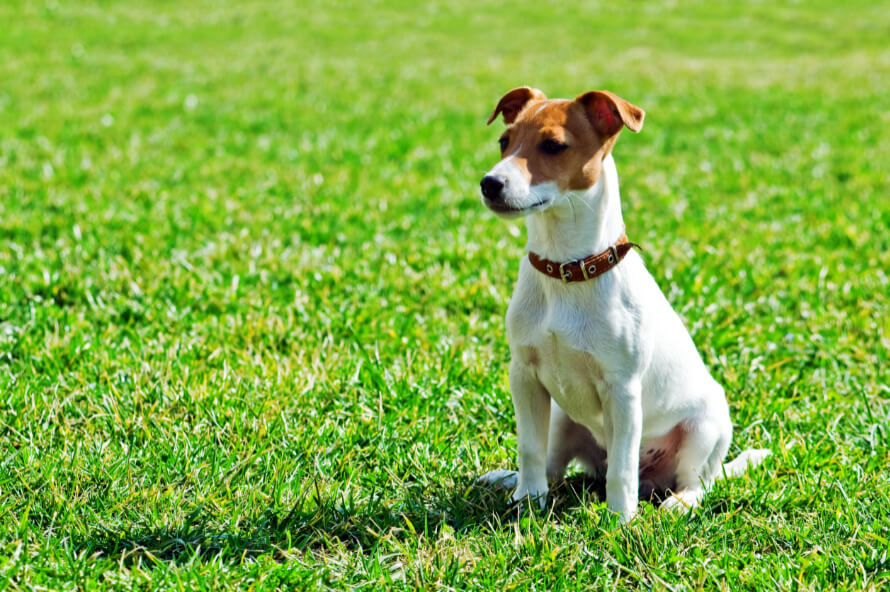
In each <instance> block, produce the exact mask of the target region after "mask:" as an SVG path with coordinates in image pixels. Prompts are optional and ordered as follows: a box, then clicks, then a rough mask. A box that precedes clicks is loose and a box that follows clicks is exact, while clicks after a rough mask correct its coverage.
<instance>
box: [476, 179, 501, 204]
mask: <svg viewBox="0 0 890 592" xmlns="http://www.w3.org/2000/svg"><path fill="white" fill-rule="evenodd" d="M480 185H482V195H484V196H485V197H486V198H488V199H490V200H496V199H501V191H503V190H504V180H503V179H501V178H500V177H495V176H494V175H485V176H484V177H482V183H480Z"/></svg>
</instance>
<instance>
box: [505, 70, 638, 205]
mask: <svg viewBox="0 0 890 592" xmlns="http://www.w3.org/2000/svg"><path fill="white" fill-rule="evenodd" d="M499 113H503V116H504V122H505V123H507V125H508V127H507V131H505V132H504V135H503V136H502V137H504V138H506V139H507V141H508V142H507V145H506V147H505V149H504V152H503V153H504V155H508V154H510V155H511V154H513V153H515V152H516V151H517V150H518V153H517V154H516V155H515V157H514V162H515V163H516V165H517V166H518V167H519V168H520V170H521V171H523V173H524V174H526V175H528V178H529V182H530V184H532V185H537V184H539V183H547V182H553V183H556V185H557V187H559V189H560V190H561V191H568V190H583V189H589V188H590V187H592V186H593V185H594V184H595V183H596V182H597V180H598V179H599V177H600V173H601V171H602V162H603V159H604V158H605V157H606V156H607V155H608V154H609V152H610V151H611V150H612V146H613V145H614V144H615V140H616V139H617V138H618V133H619V132H620V131H621V129H622V127H624V126H627V127H628V129H630V130H631V131H634V132H637V131H639V130H640V129H641V128H642V125H643V117H644V115H645V113H644V112H643V110H642V109H640V108H639V107H637V106H635V105H632V104H631V103H629V102H627V101H625V100H624V99H622V98H621V97H619V96H617V95H615V94H613V93H611V92H608V91H591V92H588V93H584V94H582V95H579V96H578V97H577V98H576V99H575V100H574V101H569V100H565V99H557V100H548V99H547V98H546V97H545V95H544V93H542V92H541V91H539V90H537V89H534V88H530V87H527V86H523V87H520V88H516V89H513V90H511V91H510V92H508V93H507V94H506V95H504V97H503V98H502V99H501V100H500V101H499V102H498V105H497V107H495V109H494V111H493V112H492V114H491V118H490V119H489V120H488V122H489V123H491V122H492V121H493V120H494V119H495V118H496V117H497V116H498V114H499ZM547 140H552V141H556V142H559V143H561V144H567V145H568V148H566V149H565V150H563V151H562V152H560V153H558V154H548V153H546V152H545V151H543V150H542V143H543V142H545V141H547Z"/></svg>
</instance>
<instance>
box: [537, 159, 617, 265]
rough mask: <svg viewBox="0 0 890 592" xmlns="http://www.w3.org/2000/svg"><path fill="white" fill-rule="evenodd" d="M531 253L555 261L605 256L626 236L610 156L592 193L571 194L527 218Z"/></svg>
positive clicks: (613, 166) (591, 190) (587, 190)
mask: <svg viewBox="0 0 890 592" xmlns="http://www.w3.org/2000/svg"><path fill="white" fill-rule="evenodd" d="M526 220H527V222H526V224H527V227H528V244H527V245H526V248H527V249H528V250H529V251H532V252H534V253H537V254H538V255H539V256H541V257H543V258H545V259H550V260H551V261H559V262H566V261H573V260H575V259H582V258H584V257H587V256H588V255H592V254H595V253H601V252H602V251H605V250H606V249H607V248H608V247H609V245H611V244H613V243H614V242H615V241H617V240H618V239H619V238H620V237H621V235H622V234H624V220H623V218H622V217H621V198H620V195H619V193H618V171H617V170H616V169H615V161H614V160H613V159H612V155H611V154H609V155H608V156H606V158H605V159H604V160H603V169H602V173H601V174H600V178H599V179H598V180H597V182H596V183H595V184H594V185H593V187H591V188H590V189H586V190H583V191H571V192H569V193H567V194H566V195H565V199H561V200H559V202H558V203H554V204H553V205H552V206H550V207H549V208H547V209H546V210H544V211H542V212H536V213H534V214H532V215H530V216H528V218H526Z"/></svg>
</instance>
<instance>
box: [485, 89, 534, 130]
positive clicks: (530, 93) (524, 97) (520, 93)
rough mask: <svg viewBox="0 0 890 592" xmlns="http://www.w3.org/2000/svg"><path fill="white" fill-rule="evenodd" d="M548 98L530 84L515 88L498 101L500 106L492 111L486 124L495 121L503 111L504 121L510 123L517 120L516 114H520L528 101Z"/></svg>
mask: <svg viewBox="0 0 890 592" xmlns="http://www.w3.org/2000/svg"><path fill="white" fill-rule="evenodd" d="M546 98H547V97H546V96H544V93H542V92H541V91H539V90H538V89H536V88H532V87H530V86H520V87H519V88H514V89H513V90H511V91H510V92H508V93H507V94H505V95H504V96H503V97H502V98H501V100H500V101H498V106H497V107H495V108H494V111H492V112H491V117H489V118H488V122H487V123H486V124H485V125H489V124H490V123H491V122H492V121H494V120H495V118H496V117H497V116H498V113H503V114H504V123H506V124H507V125H510V124H511V123H513V122H514V121H516V116H517V115H519V112H520V111H522V108H523V107H525V105H526V103H528V102H529V101H543V100H544V99H546Z"/></svg>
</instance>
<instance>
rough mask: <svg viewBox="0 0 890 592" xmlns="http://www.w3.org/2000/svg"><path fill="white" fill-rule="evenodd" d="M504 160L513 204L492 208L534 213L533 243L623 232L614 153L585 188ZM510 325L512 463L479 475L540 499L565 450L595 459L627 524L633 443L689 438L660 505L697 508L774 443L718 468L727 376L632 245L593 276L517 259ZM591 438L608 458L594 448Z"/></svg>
mask: <svg viewBox="0 0 890 592" xmlns="http://www.w3.org/2000/svg"><path fill="white" fill-rule="evenodd" d="M511 160H512V157H507V158H505V159H504V160H502V161H501V162H499V163H498V164H497V165H496V166H495V167H494V168H493V169H492V170H491V172H490V173H489V174H497V175H501V176H504V177H505V178H507V179H508V182H507V186H506V188H505V196H504V197H505V201H506V202H507V203H508V204H509V205H510V206H511V207H515V208H517V212H516V214H513V213H508V214H506V216H505V214H504V213H503V212H499V214H500V215H502V216H505V217H512V216H513V215H522V214H529V213H530V215H529V216H528V218H527V225H528V249H529V250H531V251H534V252H535V253H537V254H538V255H540V256H541V257H544V258H547V259H550V260H553V261H560V262H564V261H571V260H574V259H578V258H582V257H586V256H588V255H591V254H594V253H600V252H602V251H604V250H605V249H606V248H607V247H608V246H609V245H611V244H613V243H614V242H615V241H616V240H617V239H618V238H619V237H620V236H621V235H622V234H623V233H624V222H623V220H622V217H621V205H620V197H619V192H618V174H617V171H616V169H615V162H614V160H613V159H612V156H611V154H609V155H608V156H607V157H606V158H605V159H604V161H603V171H602V174H601V176H600V178H599V180H598V181H597V182H596V184H595V185H594V186H593V187H591V188H590V189H588V190H586V191H573V192H566V193H562V192H560V191H559V190H558V188H557V187H556V186H555V185H554V184H552V183H548V184H542V185H539V186H529V184H528V181H527V180H526V179H525V178H524V177H523V175H522V174H521V172H520V171H519V169H518V168H517V167H516V166H515V165H514V164H513V163H512V162H511ZM536 204H538V205H536ZM507 335H508V339H509V342H510V351H511V356H512V361H511V364H510V386H511V391H512V396H513V404H514V408H515V412H516V423H517V432H518V433H517V442H518V449H519V450H518V453H519V454H518V456H519V458H518V463H519V471H518V475H517V474H512V473H511V472H508V471H494V472H492V473H489V474H487V475H485V476H484V477H483V478H482V480H483V481H485V482H488V483H493V482H495V481H498V482H500V483H502V484H506V485H508V486H512V485H513V484H514V482H515V487H516V489H515V491H514V493H513V500H514V501H519V500H522V499H524V498H526V497H528V498H532V499H538V500H539V501H540V502H541V503H542V504H543V502H544V499H545V497H546V494H547V491H548V477H549V478H550V480H554V479H559V478H561V477H562V473H563V472H564V470H565V465H566V464H567V462H568V460H571V458H578V457H580V460H582V462H584V461H587V462H586V463H585V464H587V465H588V467H589V468H591V470H602V469H603V468H604V466H605V467H607V468H606V475H605V477H606V499H607V503H608V506H609V508H611V509H612V510H613V511H615V512H618V513H619V515H620V519H621V521H622V522H626V521H628V520H630V519H631V518H632V517H633V516H634V514H635V512H636V510H637V500H638V495H639V493H638V492H639V483H638V479H639V470H640V458H641V454H642V453H643V451H644V450H646V449H647V447H649V446H656V445H657V446H664V442H666V441H668V440H667V439H669V435H670V434H671V433H672V430H674V429H675V428H677V427H678V426H679V428H678V429H679V430H681V431H682V433H683V434H684V436H683V439H682V441H681V443H680V445H679V447H678V448H676V456H675V460H676V467H675V470H674V471H673V473H672V474H673V475H674V476H675V483H676V489H675V491H676V493H675V494H674V497H673V498H669V499H668V500H667V501H666V502H665V503H664V507H668V508H671V507H674V508H678V509H687V508H689V507H692V506H694V505H695V504H696V503H698V501H699V500H700V499H701V497H702V495H703V493H704V491H705V490H706V489H707V487H708V486H709V485H710V483H711V482H712V481H713V480H714V479H715V478H718V477H719V476H721V475H720V474H721V472H722V471H721V469H723V471H725V473H726V474H727V475H734V474H738V473H739V472H741V471H743V470H744V468H745V467H744V466H742V465H745V466H747V464H749V463H750V464H756V463H758V462H760V460H762V458H763V457H765V456H766V455H767V454H769V451H746V452H745V453H744V455H743V457H740V458H739V459H737V460H736V461H733V463H729V464H728V465H726V466H725V467H723V466H722V461H723V458H724V456H725V454H726V451H727V450H728V448H729V444H730V441H731V439H732V423H731V422H730V418H729V408H728V405H727V403H726V399H725V397H724V393H723V388H722V387H721V386H720V385H719V384H717V382H715V381H714V379H713V378H711V376H710V374H709V372H708V369H707V368H706V367H705V365H704V363H703V362H702V360H701V357H700V356H699V354H698V352H697V351H696V349H695V346H694V344H693V343H692V339H691V338H690V337H689V333H688V332H687V331H686V328H685V327H684V326H683V323H682V321H681V320H680V318H679V317H678V316H677V315H676V313H675V312H674V311H673V309H672V308H671V306H670V305H669V304H668V302H667V300H666V299H665V297H664V295H663V294H662V292H661V291H660V290H659V288H658V286H657V285H656V283H655V281H654V279H653V278H652V276H651V275H650V274H649V272H648V271H647V270H646V268H645V266H644V264H643V260H642V258H641V257H640V256H639V255H638V254H637V253H636V251H631V252H630V253H628V255H627V256H626V258H625V259H624V260H623V261H622V262H621V263H620V264H619V265H617V266H616V267H614V268H613V269H611V270H610V271H608V272H607V273H605V274H603V275H601V276H599V277H597V278H595V279H592V280H588V281H585V282H577V283H569V284H566V283H563V282H561V281H560V280H556V279H553V278H551V277H548V276H545V275H543V274H541V273H539V272H538V271H537V270H535V269H534V268H533V267H532V266H531V264H530V263H529V261H528V259H527V258H523V260H522V262H521V264H520V267H519V281H518V282H517V284H516V289H515V291H514V293H513V299H512V301H511V303H510V307H509V309H508V311H507ZM574 424H579V425H580V426H583V427H584V428H586V430H587V431H584V430H578V429H577V428H576V427H575V426H574ZM588 432H589V433H588ZM590 436H592V438H593V439H592V440H590V439H589V438H590ZM653 443H654V444H653ZM597 446H599V447H600V448H602V449H603V450H605V451H606V454H607V455H608V463H605V458H603V457H600V459H599V460H597V458H596V454H595V450H596V449H597ZM743 458H744V460H743ZM567 459H568V460H567Z"/></svg>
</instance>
